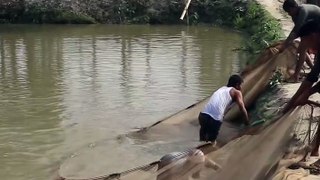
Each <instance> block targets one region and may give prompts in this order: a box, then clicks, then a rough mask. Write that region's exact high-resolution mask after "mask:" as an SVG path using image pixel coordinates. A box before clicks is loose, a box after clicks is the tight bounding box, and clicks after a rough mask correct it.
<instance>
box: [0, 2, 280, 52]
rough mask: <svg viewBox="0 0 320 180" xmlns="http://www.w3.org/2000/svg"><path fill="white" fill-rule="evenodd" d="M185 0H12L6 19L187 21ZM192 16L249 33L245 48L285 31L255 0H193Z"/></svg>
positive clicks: (4, 9) (193, 20)
mask: <svg viewBox="0 0 320 180" xmlns="http://www.w3.org/2000/svg"><path fill="white" fill-rule="evenodd" d="M184 6H185V0H143V1H142V0H88V1H81V0H71V1H67V0H32V1H31V0H7V1H6V2H3V1H2V2H0V7H1V8H0V9H1V10H0V22H2V23H38V24H42V23H59V24H62V23H72V24H90V23H109V24H186V21H187V20H185V21H181V20H180V19H179V17H180V15H181V13H182V11H183V9H184ZM186 19H188V22H189V23H190V24H191V25H196V24H199V23H205V24H215V25H223V26H227V27H230V28H234V29H238V30H241V31H243V32H246V33H247V34H248V36H247V40H246V42H245V44H246V46H245V47H244V49H245V50H247V51H249V52H251V53H255V52H257V51H259V50H260V49H262V48H264V47H266V46H267V45H268V44H269V43H272V42H273V41H276V40H278V39H279V38H280V37H281V36H282V30H281V27H280V24H279V22H278V21H277V20H275V19H274V18H273V17H271V15H270V14H269V13H268V12H266V11H265V10H264V9H263V8H262V7H261V6H260V5H258V4H257V3H256V2H255V1H254V0H192V1H191V4H190V7H189V11H188V18H186Z"/></svg>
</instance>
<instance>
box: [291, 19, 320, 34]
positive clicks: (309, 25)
mask: <svg viewBox="0 0 320 180" xmlns="http://www.w3.org/2000/svg"><path fill="white" fill-rule="evenodd" d="M317 32H320V24H319V21H315V20H310V21H307V22H306V23H305V24H303V25H302V27H301V28H300V30H299V31H298V32H297V36H298V37H305V36H308V35H310V34H312V33H317Z"/></svg>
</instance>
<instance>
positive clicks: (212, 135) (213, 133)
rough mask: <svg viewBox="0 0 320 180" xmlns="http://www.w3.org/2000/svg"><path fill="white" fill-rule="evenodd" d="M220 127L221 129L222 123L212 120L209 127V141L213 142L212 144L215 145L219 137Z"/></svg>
mask: <svg viewBox="0 0 320 180" xmlns="http://www.w3.org/2000/svg"><path fill="white" fill-rule="evenodd" d="M220 127H221V122H220V121H217V120H214V119H211V120H210V123H209V125H208V128H210V129H209V141H211V142H212V143H214V142H215V141H216V139H217V137H218V134H219V131H220Z"/></svg>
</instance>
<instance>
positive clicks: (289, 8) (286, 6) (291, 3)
mask: <svg viewBox="0 0 320 180" xmlns="http://www.w3.org/2000/svg"><path fill="white" fill-rule="evenodd" d="M282 8H283V10H284V11H286V12H287V13H288V14H289V15H290V16H291V17H294V16H296V15H297V14H298V11H299V5H298V3H297V2H296V1H295V0H285V1H284V3H283V5H282Z"/></svg>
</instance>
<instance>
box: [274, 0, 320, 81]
mask: <svg viewBox="0 0 320 180" xmlns="http://www.w3.org/2000/svg"><path fill="white" fill-rule="evenodd" d="M282 7H283V10H284V11H286V12H287V13H288V14H289V15H290V16H291V18H292V21H293V23H294V28H293V29H292V31H291V32H290V34H289V36H288V37H287V39H286V40H285V42H284V44H283V46H282V47H281V48H280V49H279V52H282V51H283V50H284V49H286V48H287V47H288V46H289V44H290V43H291V42H292V41H293V40H294V39H296V38H298V36H297V33H298V32H299V30H300V29H301V27H302V26H303V25H304V24H305V23H306V22H308V21H310V20H315V21H317V20H319V19H320V7H318V6H316V5H313V4H301V5H298V4H297V2H296V1H295V0H286V1H284V3H283V6H282ZM307 50H308V49H307V48H306V47H305V46H304V45H303V44H301V43H300V44H299V47H298V52H297V54H299V60H298V62H297V65H296V68H295V72H294V74H293V76H292V78H293V80H294V81H295V82H297V81H298V79H299V73H300V70H301V68H302V66H303V63H304V62H305V61H308V62H307V64H308V65H309V66H310V65H312V62H311V60H310V59H309V58H307ZM310 68H312V66H310Z"/></svg>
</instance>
